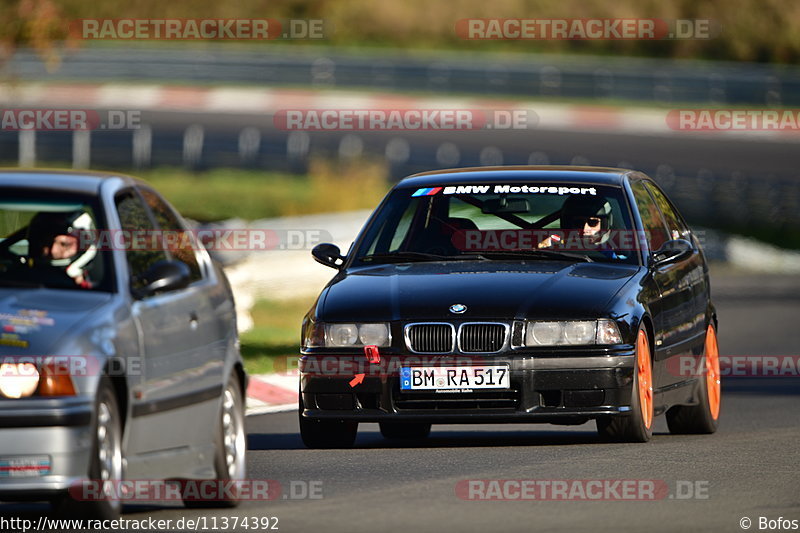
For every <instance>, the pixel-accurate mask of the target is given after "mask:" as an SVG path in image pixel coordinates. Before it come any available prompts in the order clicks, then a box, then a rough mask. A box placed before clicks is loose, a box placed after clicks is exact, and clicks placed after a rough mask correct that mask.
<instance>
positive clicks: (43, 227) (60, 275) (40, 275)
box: [0, 189, 111, 291]
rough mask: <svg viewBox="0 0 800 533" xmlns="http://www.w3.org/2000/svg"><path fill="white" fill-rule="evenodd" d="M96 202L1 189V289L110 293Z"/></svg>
mask: <svg viewBox="0 0 800 533" xmlns="http://www.w3.org/2000/svg"><path fill="white" fill-rule="evenodd" d="M97 221H98V212H97V206H96V203H95V201H94V199H93V198H88V197H85V196H73V195H68V194H64V193H55V192H42V191H19V190H17V189H0V288H7V287H19V288H37V287H48V288H57V289H68V290H100V291H110V290H111V288H110V287H111V275H110V274H109V272H110V258H109V257H108V255H109V253H108V252H106V251H103V250H101V249H99V248H98V247H97V246H96V243H95V240H96V237H97V227H98V223H97Z"/></svg>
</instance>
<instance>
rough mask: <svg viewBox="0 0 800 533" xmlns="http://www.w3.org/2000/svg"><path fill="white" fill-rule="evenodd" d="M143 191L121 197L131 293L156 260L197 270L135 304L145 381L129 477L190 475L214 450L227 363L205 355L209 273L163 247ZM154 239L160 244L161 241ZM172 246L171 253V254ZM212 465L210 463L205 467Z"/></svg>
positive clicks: (139, 389) (135, 410) (138, 388)
mask: <svg viewBox="0 0 800 533" xmlns="http://www.w3.org/2000/svg"><path fill="white" fill-rule="evenodd" d="M145 198H146V197H143V195H142V194H141V193H140V192H139V191H138V190H136V189H128V190H126V191H124V192H123V193H122V194H120V195H118V196H117V198H116V206H117V211H118V214H119V219H120V224H121V228H122V230H123V235H126V232H127V237H128V239H127V240H126V243H127V246H126V259H127V264H128V270H129V275H130V280H131V289H132V290H133V291H135V290H136V289H139V288H141V284H142V282H141V278H142V275H143V274H144V273H145V272H146V270H147V269H148V268H149V267H151V266H152V265H153V264H154V263H156V262H157V261H163V260H175V259H177V260H181V261H184V262H187V264H188V265H189V269H190V271H191V272H192V274H191V281H190V284H189V286H188V287H186V288H183V289H179V290H173V291H166V292H161V293H157V294H155V295H152V296H149V297H145V298H141V299H138V300H134V301H133V304H132V315H133V317H134V321H135V323H136V326H137V329H138V333H139V345H140V351H141V357H142V359H143V364H142V376H141V377H140V379H139V381H138V383H137V384H136V385H135V386H134V387H133V388H132V393H133V394H132V409H131V413H132V418H131V421H130V425H131V427H130V431H129V432H128V441H127V446H126V450H127V455H128V475H129V476H131V477H135V476H147V477H169V476H174V475H189V474H190V473H192V472H196V471H199V469H201V468H202V466H203V461H202V460H201V459H202V458H201V453H199V449H201V448H206V451H207V449H208V448H209V447H210V446H211V442H210V433H211V431H212V430H211V429H210V427H209V426H210V424H198V420H212V419H213V417H214V416H215V413H216V407H217V403H218V398H219V397H220V394H221V390H222V384H221V377H220V376H221V372H222V370H221V368H218V367H221V365H222V359H221V358H217V360H216V361H211V359H213V357H212V355H211V354H209V353H208V351H207V350H206V345H207V344H208V338H207V333H204V325H206V324H204V323H205V322H207V319H208V316H209V315H210V314H211V309H210V307H211V306H210V304H209V303H208V298H207V297H206V295H205V293H204V291H203V290H202V287H201V285H202V281H203V274H202V272H201V271H200V269H199V267H198V265H197V261H196V258H194V259H195V260H194V262H192V256H190V255H187V254H186V253H185V252H186V251H185V250H171V249H169V247H165V246H163V242H162V241H161V240H160V238H161V237H162V236H163V233H162V229H161V227H160V226H159V224H158V223H157V220H158V218H159V217H158V216H156V214H155V210H153V209H151V205H150V204H152V206H155V207H156V208H157V207H158V205H157V204H156V203H155V202H153V201H152V197H151V201H150V202H148V201H146V199H145ZM154 237H155V238H154ZM165 248H166V249H165ZM206 463H207V461H206Z"/></svg>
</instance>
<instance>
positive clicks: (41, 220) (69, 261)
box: [28, 211, 97, 289]
mask: <svg viewBox="0 0 800 533" xmlns="http://www.w3.org/2000/svg"><path fill="white" fill-rule="evenodd" d="M93 236H94V222H93V220H92V217H91V215H89V213H87V212H86V211H73V212H70V213H46V212H42V213H37V214H36V215H35V216H34V217H33V218H32V219H31V222H30V224H29V225H28V246H29V248H28V249H29V253H28V255H29V259H28V261H29V266H30V267H33V268H36V267H46V266H50V267H53V268H56V269H59V270H63V271H64V272H65V273H66V275H67V276H69V277H70V278H72V280H73V281H74V282H75V284H76V285H78V286H79V287H82V288H84V289H90V288H92V281H91V280H90V279H89V275H88V272H87V270H86V268H87V267H88V265H89V264H90V263H91V262H92V260H93V259H94V258H95V257H96V256H97V247H96V246H95V245H94V244H93V242H92V240H91V237H93ZM87 237H89V238H90V239H88V242H87Z"/></svg>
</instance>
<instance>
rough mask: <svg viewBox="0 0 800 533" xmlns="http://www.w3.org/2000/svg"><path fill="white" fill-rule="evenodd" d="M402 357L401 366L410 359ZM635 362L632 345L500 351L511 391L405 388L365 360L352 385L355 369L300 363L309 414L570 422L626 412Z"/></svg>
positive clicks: (372, 419)
mask: <svg viewBox="0 0 800 533" xmlns="http://www.w3.org/2000/svg"><path fill="white" fill-rule="evenodd" d="M317 357H319V356H317ZM362 357H363V356H362ZM307 359H308V356H306V357H304V360H306V363H307ZM397 359H398V361H397V362H396V364H395V366H402V365H403V364H405V363H403V360H402V358H397ZM483 362H484V363H486V362H487V359H484V360H483ZM634 362H635V354H634V352H633V350H632V349H630V350H617V351H615V352H614V353H613V354H611V355H587V356H575V355H569V356H539V355H524V354H514V355H513V356H496V357H492V358H491V364H508V365H509V369H510V377H511V386H510V389H509V390H475V391H474V392H464V393H461V392H459V393H437V392H432V391H424V392H422V391H401V390H400V382H399V377H398V375H397V372H383V373H382V372H374V373H372V374H373V375H371V373H370V371H369V367H363V366H362V365H359V367H360V368H359V369H358V370H365V372H364V373H365V377H364V379H363V382H361V383H356V384H355V385H352V384H351V383H352V380H353V377H354V374H353V373H350V374H345V373H342V374H343V375H326V374H325V373H319V372H310V371H308V368H309V367H310V366H313V365H308V364H303V362H301V372H300V389H301V393H302V398H303V404H304V411H303V416H305V417H308V418H314V419H338V420H352V421H359V422H382V421H391V420H396V421H415V422H430V423H513V422H542V423H563V424H570V423H582V422H585V421H586V420H589V419H592V418H597V417H601V416H625V415H627V414H628V413H629V412H630V402H631V391H632V386H633V372H634ZM395 370H396V369H395ZM329 374H332V373H329Z"/></svg>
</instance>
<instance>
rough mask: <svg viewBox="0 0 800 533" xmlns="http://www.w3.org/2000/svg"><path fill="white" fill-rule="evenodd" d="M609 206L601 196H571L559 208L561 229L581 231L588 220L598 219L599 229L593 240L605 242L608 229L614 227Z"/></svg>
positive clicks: (607, 237) (608, 233) (608, 235)
mask: <svg viewBox="0 0 800 533" xmlns="http://www.w3.org/2000/svg"><path fill="white" fill-rule="evenodd" d="M613 216H614V215H613V211H612V209H611V204H610V203H609V202H608V200H606V199H605V197H603V196H586V195H580V194H573V195H572V196H570V197H569V198H567V199H566V200H565V201H564V204H563V205H562V206H561V228H562V229H569V230H575V229H581V228H583V227H584V224H585V223H586V220H587V219H588V218H592V217H597V218H598V219H600V228H599V231H598V232H597V234H596V236H593V239H592V240H594V241H595V242H596V243H603V242H606V241H607V240H608V239H609V238H610V236H611V233H610V229H611V228H612V227H613V225H614V218H613Z"/></svg>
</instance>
